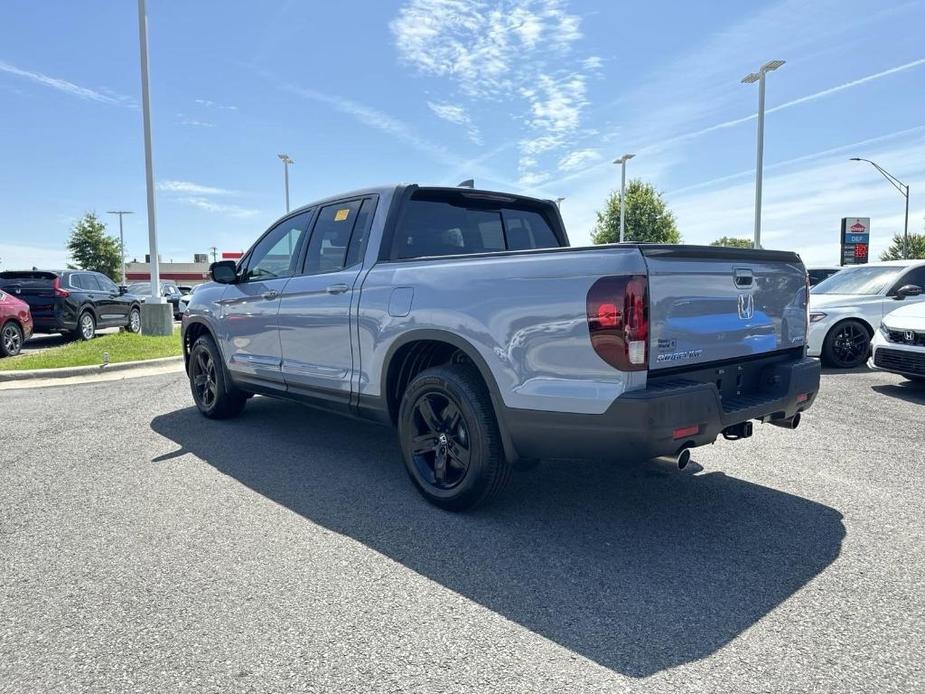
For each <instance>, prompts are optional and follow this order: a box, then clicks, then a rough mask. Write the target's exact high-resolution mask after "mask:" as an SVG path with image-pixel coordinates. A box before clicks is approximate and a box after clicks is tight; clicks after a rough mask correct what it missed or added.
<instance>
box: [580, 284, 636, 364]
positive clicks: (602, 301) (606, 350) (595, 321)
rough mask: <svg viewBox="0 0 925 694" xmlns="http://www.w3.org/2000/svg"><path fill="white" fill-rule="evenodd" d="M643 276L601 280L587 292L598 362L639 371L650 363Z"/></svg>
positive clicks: (588, 309)
mask: <svg viewBox="0 0 925 694" xmlns="http://www.w3.org/2000/svg"><path fill="white" fill-rule="evenodd" d="M648 287H649V283H648V280H647V279H646V277H645V276H644V275H630V276H622V277H602V278H601V279H599V280H598V281H597V282H595V283H594V284H593V285H591V289H589V290H588V299H587V311H588V315H587V318H588V331H589V332H590V333H591V346H592V347H594V351H595V352H597V354H598V356H600V358H601V359H603V360H604V361H606V362H607V363H608V364H610V365H611V366H614V367H616V368H618V369H620V370H621V371H642V370H643V369H645V368H646V366H647V364H648V359H649V296H648Z"/></svg>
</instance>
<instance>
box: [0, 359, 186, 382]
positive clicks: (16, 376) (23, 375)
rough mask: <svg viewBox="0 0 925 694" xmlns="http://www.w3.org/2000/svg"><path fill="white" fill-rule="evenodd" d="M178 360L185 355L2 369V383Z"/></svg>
mask: <svg viewBox="0 0 925 694" xmlns="http://www.w3.org/2000/svg"><path fill="white" fill-rule="evenodd" d="M174 362H176V363H177V364H182V363H183V357H182V356H180V357H161V358H160V359H145V360H143V361H123V362H119V363H117V364H110V365H109V366H103V365H102V364H91V365H90V366H69V367H66V368H63V369H32V370H30V371H0V383H3V382H8V381H27V380H31V379H33V378H69V377H71V376H95V375H97V374H101V373H109V372H111V371H131V370H132V369H142V368H150V367H152V366H164V365H167V364H171V363H174Z"/></svg>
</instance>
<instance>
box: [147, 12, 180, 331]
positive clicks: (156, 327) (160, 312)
mask: <svg viewBox="0 0 925 694" xmlns="http://www.w3.org/2000/svg"><path fill="white" fill-rule="evenodd" d="M138 42H139V44H140V49H141V112H142V118H143V120H144V131H145V187H146V188H147V191H148V256H149V262H148V268H149V269H150V270H151V296H150V298H148V299H147V300H146V301H145V303H144V304H143V307H142V312H141V315H142V326H141V329H142V332H144V333H146V334H149V335H170V334H171V333H172V332H173V316H172V315H171V311H170V307H169V306H168V305H167V302H166V300H165V299H164V297H163V296H161V264H160V261H159V259H158V257H157V221H156V218H155V207H154V157H153V152H152V146H151V94H150V91H149V89H148V13H147V9H146V8H145V0H138Z"/></svg>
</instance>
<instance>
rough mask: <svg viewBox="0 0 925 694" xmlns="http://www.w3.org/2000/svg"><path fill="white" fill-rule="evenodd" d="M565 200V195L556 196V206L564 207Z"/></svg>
mask: <svg viewBox="0 0 925 694" xmlns="http://www.w3.org/2000/svg"><path fill="white" fill-rule="evenodd" d="M563 200H565V197H561V198H556V207H562V201H563Z"/></svg>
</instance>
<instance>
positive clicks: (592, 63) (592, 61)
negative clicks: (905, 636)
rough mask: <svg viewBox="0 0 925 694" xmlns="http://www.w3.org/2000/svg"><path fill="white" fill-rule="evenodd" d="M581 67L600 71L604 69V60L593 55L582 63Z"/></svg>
mask: <svg viewBox="0 0 925 694" xmlns="http://www.w3.org/2000/svg"><path fill="white" fill-rule="evenodd" d="M581 66H582V67H583V68H584V69H585V70H600V69H601V68H602V67H604V60H603V59H602V58H601V57H600V56H598V55H592V56H590V57H589V58H585V59H584V60H582V61H581Z"/></svg>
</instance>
